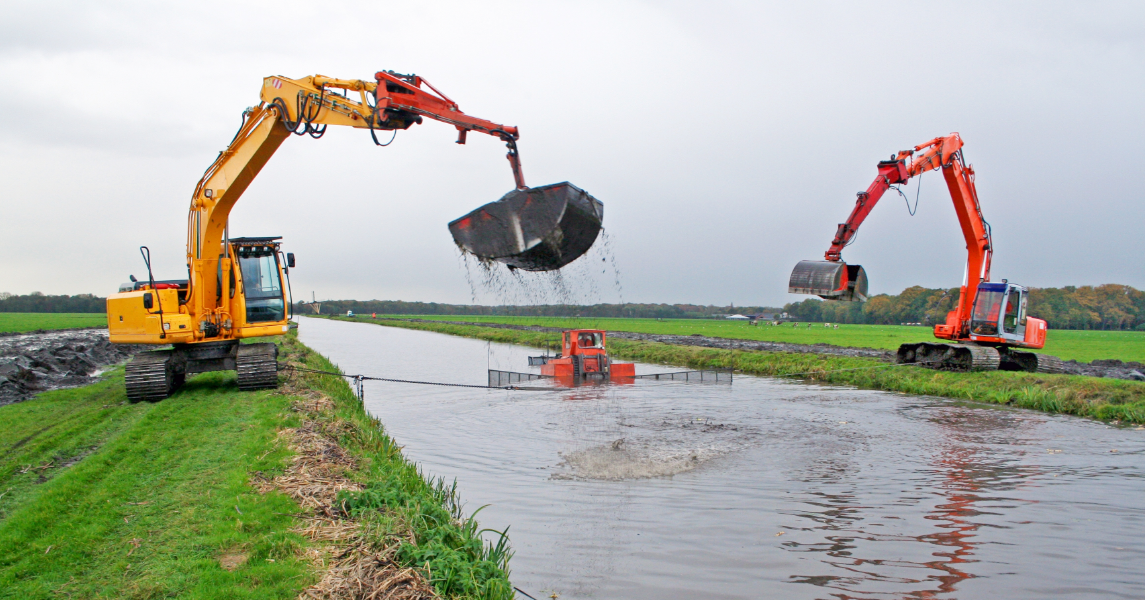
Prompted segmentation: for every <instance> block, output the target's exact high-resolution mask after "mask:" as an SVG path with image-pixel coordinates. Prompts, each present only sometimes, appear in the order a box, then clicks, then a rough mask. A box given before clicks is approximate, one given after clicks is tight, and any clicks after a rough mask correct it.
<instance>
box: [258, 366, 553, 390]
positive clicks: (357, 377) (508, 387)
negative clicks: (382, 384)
mask: <svg viewBox="0 0 1145 600" xmlns="http://www.w3.org/2000/svg"><path fill="white" fill-rule="evenodd" d="M279 370H283V371H284V370H291V371H298V372H302V373H312V374H315V375H331V376H334V377H344V378H346V379H353V380H354V382H355V384H356V385H357V386H358V387H359V388H360V387H361V382H363V381H388V382H390V383H412V384H415V385H437V386H442V387H461V388H476V389H479V390H510V391H514V392H518V391H520V392H552V391H554V390H553V388H538V387H522V386H519V385H506V386H492V385H473V384H470V383H443V382H440V381H416V380H413V379H391V378H389V377H371V376H369V375H347V374H345V373H335V372H334V371H319V370H317V369H309V368H306V367H296V366H294V365H287V366H285V367H283V368H281V369H279Z"/></svg>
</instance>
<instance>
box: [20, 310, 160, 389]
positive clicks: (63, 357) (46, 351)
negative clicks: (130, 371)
mask: <svg viewBox="0 0 1145 600" xmlns="http://www.w3.org/2000/svg"><path fill="white" fill-rule="evenodd" d="M141 348H142V347H141V346H134V345H123V344H112V343H111V342H109V341H108V340H107V330H106V329H102V328H100V329H67V330H60V331H38V332H34V333H25V334H17V335H7V336H3V337H0V406H3V405H5V404H11V403H13V402H19V401H21V400H27V399H28V398H31V397H32V396H34V395H36V394H38V393H40V392H43V391H47V390H55V389H60V388H68V387H76V386H81V385H86V384H88V383H91V382H92V381H94V377H93V376H94V375H95V374H96V373H97V372H98V371H99V369H100V368H101V367H104V366H107V365H111V364H115V363H118V362H122V361H124V360H127V359H128V358H130V357H131V356H132V355H133V354H135V353H136V352H138V351H139V350H140V349H141Z"/></svg>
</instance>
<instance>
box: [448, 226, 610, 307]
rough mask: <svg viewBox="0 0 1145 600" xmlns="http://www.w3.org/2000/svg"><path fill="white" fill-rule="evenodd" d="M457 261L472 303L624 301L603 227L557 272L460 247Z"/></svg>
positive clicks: (548, 303) (596, 302)
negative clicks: (509, 262)
mask: <svg viewBox="0 0 1145 600" xmlns="http://www.w3.org/2000/svg"><path fill="white" fill-rule="evenodd" d="M458 260H459V262H460V266H461V268H462V270H463V271H464V274H465V281H466V283H467V284H468V285H469V291H470V300H471V301H472V302H473V303H474V304H486V305H490V304H491V305H498V306H537V305H558V306H568V307H573V306H582V305H592V304H600V303H603V302H606V301H609V300H612V301H617V300H619V301H620V302H623V300H624V290H623V286H622V285H621V282H620V269H619V267H618V265H617V260H616V255H615V253H614V252H613V250H612V238H611V236H609V235H608V233H607V232H606V231H604V230H603V229H602V230H601V234H600V239H598V241H597V243H596V244H593V247H592V248H591V249H589V251H588V252H586V253H585V254H584V256H581V257H580V258H579V259H577V260H575V261H573V262H572V263H570V264H569V265H567V266H565V267H564V268H563V269H559V270H556V271H541V272H534V271H525V270H522V269H511V268H509V267H507V266H505V265H503V264H501V263H499V262H496V261H492V260H482V259H480V258H477V257H476V256H474V255H472V254H469V253H467V252H464V251H461V250H460V249H459V254H458ZM602 289H611V290H612V292H613V293H614V295H615V298H605V294H604V293H602ZM610 295H612V294H610ZM575 312H576V311H575V309H570V310H569V311H567V316H574V313H575Z"/></svg>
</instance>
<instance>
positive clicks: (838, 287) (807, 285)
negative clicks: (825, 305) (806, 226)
mask: <svg viewBox="0 0 1145 600" xmlns="http://www.w3.org/2000/svg"><path fill="white" fill-rule="evenodd" d="M787 291H788V292H790V293H792V294H814V295H816V296H819V297H820V298H823V299H825V300H841V301H844V302H866V300H867V272H866V271H865V270H863V267H861V266H859V265H848V264H847V263H845V262H832V261H821V260H804V261H800V262H799V264H797V265H795V270H794V271H792V272H791V279H789V280H788V282H787Z"/></svg>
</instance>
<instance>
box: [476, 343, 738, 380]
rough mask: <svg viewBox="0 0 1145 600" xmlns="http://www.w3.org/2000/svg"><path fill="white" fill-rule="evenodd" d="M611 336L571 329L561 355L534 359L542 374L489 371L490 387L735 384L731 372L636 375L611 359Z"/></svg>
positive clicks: (631, 368)
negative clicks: (639, 382)
mask: <svg viewBox="0 0 1145 600" xmlns="http://www.w3.org/2000/svg"><path fill="white" fill-rule="evenodd" d="M607 337H608V334H607V332H605V331H604V330H601V329H571V330H568V331H563V332H561V353H560V354H558V355H556V356H550V355H549V354H548V352H547V351H546V353H545V354H544V355H543V356H530V357H529V366H530V367H536V366H539V367H541V372H540V374H537V373H517V372H513V371H500V370H496V369H490V370H489V387H496V388H500V387H505V386H509V385H513V384H515V383H521V382H524V381H533V380H537V379H555V380H556V381H557V383H559V384H561V385H564V386H577V385H580V384H582V383H594V382H606V383H633V382H634V381H635V380H637V379H657V380H671V381H687V382H697V383H731V382H732V370H731V369H705V370H699V371H675V372H671V373H649V374H646V375H637V374H636V365H635V364H633V363H618V362H614V361H613V360H612V357H610V356H609V355H608V350H607V348H606V346H605V342H606V341H607Z"/></svg>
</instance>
